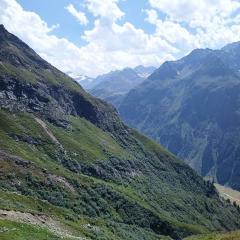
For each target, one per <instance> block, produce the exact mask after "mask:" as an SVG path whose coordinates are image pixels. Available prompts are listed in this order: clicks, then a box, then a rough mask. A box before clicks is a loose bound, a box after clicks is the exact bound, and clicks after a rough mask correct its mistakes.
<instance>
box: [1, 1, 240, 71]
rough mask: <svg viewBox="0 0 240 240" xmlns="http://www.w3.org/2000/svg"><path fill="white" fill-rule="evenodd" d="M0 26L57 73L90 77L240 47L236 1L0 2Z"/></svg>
mask: <svg viewBox="0 0 240 240" xmlns="http://www.w3.org/2000/svg"><path fill="white" fill-rule="evenodd" d="M170 3H171V4H170ZM0 23H3V24H4V25H5V27H6V28H7V29H8V30H9V31H10V32H12V33H14V34H15V35H17V36H18V37H20V38H21V39H22V40H23V41H25V42H26V43H27V44H29V45H30V46H31V47H32V48H33V49H34V50H35V51H36V52H37V53H38V54H40V55H41V56H42V57H43V58H45V59H46V60H48V61H49V62H51V63H52V64H53V65H55V66H56V67H58V68H60V69H61V70H63V71H65V72H71V73H72V75H88V76H96V75H99V74H102V73H106V72H108V71H111V70H115V69H121V68H124V67H135V66H137V65H140V64H141V65H145V66H156V67H158V66H160V64H162V63H163V62H164V61H166V60H175V59H178V58H180V57H182V56H184V55H186V54H188V53H189V52H190V51H192V50H193V49H195V48H206V47H208V48H221V47H222V46H224V45H225V44H227V43H230V42H234V41H239V40H240V2H239V1H238V0H201V1H196V0H171V2H169V0H34V1H33V0H0Z"/></svg>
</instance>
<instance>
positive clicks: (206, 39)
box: [146, 0, 240, 56]
mask: <svg viewBox="0 0 240 240" xmlns="http://www.w3.org/2000/svg"><path fill="white" fill-rule="evenodd" d="M148 1H149V3H150V5H151V6H152V8H153V9H152V10H147V11H146V12H147V18H146V20H147V21H148V22H149V23H151V24H154V25H155V26H156V33H155V34H157V35H159V36H161V37H162V38H164V39H166V40H167V41H168V42H169V43H171V44H173V45H174V46H175V47H176V48H178V49H179V50H180V51H181V54H180V55H183V54H186V53H187V52H188V51H190V50H192V49H193V48H199V47H201V48H204V47H209V48H219V47H222V46H223V45H225V44H227V43H229V42H234V41H238V40H239V39H240V31H239V30H240V28H239V25H240V17H239V14H238V13H239V10H240V2H239V1H236V0H201V1H196V0H172V1H171V4H169V1H168V0H148ZM156 10H158V11H160V12H162V13H164V14H166V18H165V20H161V19H159V18H158V19H156V16H157V13H155V12H156ZM154 11H155V12H154ZM235 15H236V16H235ZM180 55H179V56H180Z"/></svg>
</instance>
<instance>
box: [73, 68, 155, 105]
mask: <svg viewBox="0 0 240 240" xmlns="http://www.w3.org/2000/svg"><path fill="white" fill-rule="evenodd" d="M155 69H156V68H154V67H144V66H141V65H140V66H137V67H135V68H124V69H122V70H116V71H111V72H109V73H107V74H103V75H100V76H98V77H96V78H94V79H91V78H88V77H84V78H83V77H81V79H80V78H79V77H78V78H76V77H74V79H75V80H76V81H77V82H78V83H79V84H80V85H81V86H82V87H83V88H84V89H85V90H87V91H88V92H89V93H91V94H92V95H94V96H96V97H98V98H101V99H103V100H106V101H108V102H110V103H111V104H113V105H114V106H115V107H117V106H119V105H120V103H121V100H122V99H123V97H124V96H125V94H127V93H128V92H129V91H130V90H131V89H133V88H134V87H136V86H137V85H139V84H140V83H141V82H143V81H144V80H145V79H146V78H147V77H148V76H149V75H151V73H153V71H154V70H155Z"/></svg>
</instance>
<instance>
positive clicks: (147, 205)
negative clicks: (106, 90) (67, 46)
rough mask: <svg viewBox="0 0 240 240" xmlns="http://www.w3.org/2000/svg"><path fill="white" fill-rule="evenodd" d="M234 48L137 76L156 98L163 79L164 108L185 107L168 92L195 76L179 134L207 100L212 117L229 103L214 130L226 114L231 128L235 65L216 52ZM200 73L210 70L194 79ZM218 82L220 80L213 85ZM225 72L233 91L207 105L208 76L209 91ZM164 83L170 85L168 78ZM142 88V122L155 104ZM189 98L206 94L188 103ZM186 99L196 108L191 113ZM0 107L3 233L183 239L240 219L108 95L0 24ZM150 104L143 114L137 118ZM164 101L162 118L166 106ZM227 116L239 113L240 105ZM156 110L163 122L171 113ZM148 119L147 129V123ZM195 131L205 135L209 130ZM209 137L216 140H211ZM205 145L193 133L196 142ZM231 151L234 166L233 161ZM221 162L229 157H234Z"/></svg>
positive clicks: (17, 238) (6, 237) (6, 238)
mask: <svg viewBox="0 0 240 240" xmlns="http://www.w3.org/2000/svg"><path fill="white" fill-rule="evenodd" d="M233 47H235V46H229V47H227V48H226V50H225V51H220V52H218V51H217V52H215V51H214V52H213V51H210V50H206V51H195V52H193V53H192V54H191V55H190V56H189V57H187V58H185V59H183V60H181V61H179V62H177V63H166V64H164V65H163V66H162V67H161V68H160V69H159V70H157V71H156V72H155V73H154V74H153V75H152V76H151V77H150V78H149V79H148V80H147V81H146V82H144V83H143V84H144V85H145V89H146V90H149V91H150V87H151V86H152V85H154V86H156V87H155V91H156V94H153V93H152V94H151V100H154V101H159V95H161V94H159V92H158V90H159V89H160V90H161V89H163V90H162V93H163V96H164V94H167V95H166V96H165V97H162V98H160V99H162V100H161V101H160V103H161V104H162V105H158V109H160V110H161V111H163V110H164V109H165V111H169V114H170V113H172V114H174V112H176V109H179V108H180V106H179V105H177V104H176V100H174V99H175V98H173V97H172V95H171V94H173V92H175V93H176V94H177V99H181V97H182V96H183V92H182V91H178V88H177V86H178V82H179V84H185V81H184V79H183V77H184V76H185V78H186V79H187V80H188V81H187V82H186V86H187V83H188V82H189V84H190V86H191V89H192V90H194V89H195V88H194V86H195V85H196V84H197V85H198V86H199V87H198V90H196V89H195V90H196V92H195V93H194V91H193V92H192V95H190V96H189V97H188V98H190V99H189V101H188V103H189V104H190V105H183V107H182V109H184V108H187V109H188V110H189V111H190V113H191V115H186V116H189V118H187V117H186V119H187V120H188V123H189V124H186V123H185V124H184V123H182V124H180V125H179V126H180V127H181V128H182V127H183V126H185V128H184V129H185V131H184V134H190V133H191V129H192V128H191V126H192V125H196V126H198V122H197V120H202V119H204V117H205V111H207V110H208V111H209V112H210V113H211V114H210V116H211V118H210V120H211V119H217V117H218V114H221V111H222V109H225V108H226V113H225V115H224V116H225V117H223V120H222V121H220V122H219V125H217V124H216V125H214V126H215V127H214V128H213V129H214V130H216V131H217V132H218V134H219V135H220V134H221V133H222V132H221V131H220V130H219V129H220V127H221V128H223V127H224V129H226V130H228V129H229V128H228V127H227V126H228V124H229V123H230V122H231V124H232V127H235V126H236V125H237V120H236V119H235V118H233V117H231V115H230V113H232V111H233V108H234V107H235V106H236V105H237V101H235V102H236V105H230V100H231V99H233V98H234V99H235V100H236V98H237V96H238V95H237V94H238V92H239V91H238V88H237V86H238V77H237V71H236V74H233V71H232V69H230V68H229V67H228V66H225V65H224V64H223V63H222V61H220V60H219V56H221V58H223V59H226V61H227V59H228V56H230V55H229V54H228V53H230V52H233V50H232V48H233ZM234 51H235V50H234ZM225 53H226V54H225ZM219 54H220V55H219ZM200 56H202V57H201V58H200V59H202V64H201V65H199V64H198V62H199V57H200ZM235 57H237V56H235ZM190 60H191V61H190ZM220 63H221V64H222V65H221V68H220V67H219V65H218V64H220ZM196 65H197V66H198V68H197V67H196ZM223 66H224V67H223ZM233 67H234V68H235V69H237V66H235V65H234V66H233ZM196 68H197V69H198V70H197V71H195V70H194V69H196ZM213 70H214V71H213ZM219 71H221V75H220V73H219ZM190 72H191V74H190ZM215 72H216V73H215ZM189 74H190V75H189ZM203 74H205V75H204V76H206V78H203V77H197V76H203ZM180 76H182V78H181V79H183V80H182V81H180V80H179V79H180ZM188 76H189V77H188ZM190 76H192V77H191V78H190ZM193 76H195V77H196V78H195V77H193ZM207 76H208V77H207ZM225 76H228V78H226V77H225ZM217 80H218V81H219V82H220V83H221V85H218V87H215V83H216V81H217ZM159 81H162V83H163V84H162V85H160V84H159ZM226 81H228V82H231V83H232V84H233V85H234V86H235V88H233V89H235V90H234V91H233V92H231V93H230V92H229V94H228V95H227V96H226V98H224V99H225V101H222V95H218V94H216V99H214V102H215V101H217V102H219V105H217V106H219V111H218V112H213V111H212V110H213V109H212V105H211V104H210V103H208V99H210V97H205V96H206V95H205V93H204V92H205V90H206V89H207V88H208V86H212V87H211V88H210V89H211V92H215V93H217V91H220V92H222V91H225V89H227V90H226V91H228V90H230V89H228V88H226ZM150 83H151V84H150ZM173 84H176V87H173V86H174V85H173ZM168 85H170V86H171V87H169V88H167V86H168ZM141 86H142V85H141ZM141 86H140V87H139V88H138V89H141ZM161 86H162V87H161ZM166 89H169V90H168V91H167V92H166ZM187 89H188V88H187ZM191 89H189V91H190V90H191ZM184 91H185V88H184ZM209 91H210V90H209ZM138 94H139V91H138V90H134V91H133V92H130V94H129V95H128V96H127V98H128V99H129V101H130V106H133V102H132V101H131V99H133V98H132V97H131V96H134V97H138V96H140V95H138ZM148 96H149V95H147V94H146V95H145V98H143V99H141V101H140V100H139V103H140V104H141V108H142V111H140V110H139V108H136V109H137V111H138V112H137V113H136V114H137V115H139V116H138V117H139V119H140V118H141V120H143V119H144V120H145V121H144V122H145V123H146V122H147V119H150V118H149V116H151V113H153V111H152V105H151V104H150V102H149V103H148V104H147V105H145V104H144V103H145V102H146V101H150V100H148V99H150V98H149V97H148ZM191 96H192V97H195V96H204V98H203V97H202V98H201V97H200V98H197V99H199V101H194V99H191ZM210 96H211V95H210ZM214 96H215V95H214ZM183 99H185V98H183ZM200 99H201V100H200ZM228 100H229V101H228ZM164 103H165V104H164ZM174 103H175V104H174ZM180 103H182V101H180ZM191 104H192V105H194V106H195V105H196V107H198V108H200V109H201V110H202V111H200V113H199V114H200V115H199V116H198V117H197V116H195V115H194V116H195V118H193V119H192V118H190V116H192V114H194V111H193V110H192V109H194V108H193V106H192V105H191ZM124 106H125V107H126V105H124V104H123V105H122V106H121V108H120V109H121V112H122V115H123V116H125V119H128V120H129V122H131V123H136V122H138V121H137V120H136V122H135V121H130V119H131V116H132V115H131V114H129V113H128V114H125V111H124V110H123V109H124ZM145 106H147V107H146V108H145ZM160 106H161V108H160ZM220 106H221V107H220ZM0 108H1V109H0V238H1V239H2V240H10V239H11V240H12V239H14V240H23V239H24V240H26V239H35V240H44V239H48V240H52V239H65V240H66V239H98V240H100V239H101V240H103V239H104V240H105V239H106V240H108V239H109V240H110V239H114V240H120V239H124V240H125V239H134V240H157V239H158V240H160V239H162V240H164V239H165V240H170V239H176V240H180V239H183V238H185V237H190V236H192V235H195V234H206V233H211V232H215V231H231V230H236V229H239V228H240V210H239V207H237V206H236V205H233V204H231V203H230V202H229V201H225V200H224V199H223V198H221V197H220V196H219V194H218V192H217V191H216V189H215V187H214V185H213V183H212V182H210V181H205V180H203V178H202V177H200V176H199V175H198V174H197V173H196V172H195V171H194V170H192V169H191V168H190V167H189V166H188V165H187V164H186V163H184V162H183V161H181V160H179V159H178V158H177V157H175V156H174V155H173V154H171V153H170V152H168V151H167V150H165V149H164V148H163V147H161V146H160V145H158V144H156V143H155V142H153V141H152V140H149V139H148V138H147V137H145V136H143V135H142V134H140V133H139V132H137V131H136V130H133V129H132V128H129V127H128V126H126V125H125V124H124V123H123V122H122V121H121V120H120V118H119V116H118V114H117V112H116V110H115V109H114V108H113V107H112V106H111V105H109V104H108V103H106V102H104V101H102V100H99V99H97V98H95V97H92V96H91V95H90V94H88V93H86V92H85V91H84V90H83V89H82V87H81V86H79V85H78V84H77V83H76V82H75V81H74V80H73V79H71V78H70V77H68V76H67V75H65V74H64V73H62V72H60V71H59V70H58V69H56V68H55V67H53V66H52V65H50V64H49V63H47V62H46V61H45V60H43V59H42V58H41V57H39V56H38V55H37V54H36V53H35V52H34V51H33V50H32V49H31V48H30V47H28V46H27V45H26V44H25V43H24V42H22V41H21V40H20V39H18V38H17V37H16V36H14V35H12V34H11V33H9V32H8V31H7V30H6V29H5V28H4V26H3V25H1V26H0ZM131 109H132V111H134V110H133V109H134V108H133V107H132V108H131ZM145 109H148V112H147V113H148V115H147V118H146V117H143V114H146V112H145ZM161 111H158V112H157V113H158V114H156V116H157V117H158V116H162V115H161ZM183 113H184V111H183ZM179 114H180V113H179V112H178V114H176V115H174V116H176V117H174V118H172V119H171V121H170V120H169V122H168V124H169V126H168V129H169V131H174V128H173V126H175V125H174V124H175V123H174V121H177V119H178V118H177V117H178V116H179ZM234 114H235V115H234V116H238V112H234ZM167 116H168V115H167ZM180 116H181V114H180ZM163 119H164V120H165V121H164V123H165V124H167V118H163ZM169 119H170V118H169ZM210 120H209V121H201V123H202V124H203V125H201V124H200V126H202V127H205V126H208V127H210V126H213V125H211V124H212V123H211V122H210ZM154 121H158V120H157V118H153V117H152V123H150V122H149V121H148V123H149V127H151V126H154V125H153V123H154ZM204 123H205V124H204ZM139 124H140V123H139ZM139 124H136V125H138V126H140V125H139ZM132 125H133V124H132ZM144 126H147V125H146V124H145V125H144ZM139 128H140V127H139ZM141 129H143V127H141ZM148 129H150V128H146V131H145V132H147V133H150V132H148V131H149V130H148ZM171 129H173V130H171ZM201 129H202V130H201V136H203V135H204V129H205V128H201ZM177 130H178V129H176V130H175V131H177ZM189 132H190V133H189ZM234 132H235V133H236V128H235V130H233V129H232V131H230V132H228V133H226V135H225V137H223V139H222V141H225V142H227V140H228V139H229V138H228V136H229V134H233V133H234ZM165 133H166V131H165ZM199 134H200V130H199ZM149 135H150V134H149ZM217 136H218V135H217ZM231 136H232V135H231ZM209 137H210V135H209ZM161 139H163V138H161ZM164 139H166V138H164ZM201 139H202V138H200V140H201ZM233 139H234V141H232V143H229V144H230V145H229V146H227V147H228V148H226V149H225V148H223V149H222V151H223V152H225V154H227V153H232V154H235V148H234V146H236V145H235V144H237V140H238V139H237V138H233ZM189 141H190V140H189ZM175 142H176V143H177V142H178V141H177V140H176V141H175ZM163 143H166V142H165V141H163ZM215 143H216V144H217V143H218V142H217V140H216V139H215V141H213V142H212V144H215ZM201 144H202V142H201V141H200V142H199V144H198V146H199V147H201V146H202V145H201ZM165 145H167V144H165ZM169 146H170V145H169ZM214 149H216V148H214ZM227 149H228V151H227ZM173 150H174V149H173ZM236 151H237V150H236ZM175 152H176V151H175ZM209 153H211V151H210V150H209ZM216 156H217V155H216ZM229 156H232V155H231V154H230V155H229ZM235 156H236V155H235ZM188 159H189V158H188ZM193 159H195V158H193ZM232 159H234V163H233V164H234V165H236V166H237V159H236V158H232ZM226 161H230V162H231V159H230V157H229V158H227V159H226ZM232 161H233V160H232ZM231 166H232V165H231ZM204 169H208V168H204ZM225 171H228V168H227V167H225ZM206 172H207V170H206ZM226 176H227V175H226ZM234 234H235V233H234ZM235 236H239V234H238V233H236V234H235ZM210 237H211V236H210ZM194 238H195V237H194ZM190 239H191V238H190ZM196 239H200V238H199V237H197V238H196ZM236 239H237V238H236Z"/></svg>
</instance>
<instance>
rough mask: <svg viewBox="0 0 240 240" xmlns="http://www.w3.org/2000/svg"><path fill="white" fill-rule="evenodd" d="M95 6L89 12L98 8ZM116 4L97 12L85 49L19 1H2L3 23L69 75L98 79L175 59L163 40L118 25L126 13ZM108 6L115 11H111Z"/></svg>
mask: <svg viewBox="0 0 240 240" xmlns="http://www.w3.org/2000/svg"><path fill="white" fill-rule="evenodd" d="M87 1H88V3H89V4H90V0H87ZM93 2H94V4H97V2H98V4H99V3H100V1H96V0H94V1H91V4H93ZM102 3H103V2H102ZM104 3H105V2H104ZM91 4H90V5H89V6H88V7H89V9H91V8H92V7H93V6H94V5H91ZM116 4H117V1H106V6H105V7H102V8H101V9H98V10H97V11H98V13H97V12H95V15H96V16H99V17H98V19H97V20H96V21H95V24H94V27H93V29H91V30H89V31H86V32H85V33H84V35H83V36H82V37H83V38H84V39H85V40H86V41H87V44H86V45H85V46H82V47H77V46H76V45H74V44H73V43H71V42H70V41H69V40H67V39H65V38H58V37H56V36H55V35H54V34H53V32H52V30H53V29H54V27H55V26H53V27H49V26H48V25H47V24H46V22H44V21H43V20H42V19H41V18H40V17H39V16H38V15H37V14H36V13H34V12H29V11H25V10H24V9H23V8H22V7H21V6H20V5H19V4H18V3H17V2H16V1H15V0H0V23H3V24H4V25H5V26H6V28H7V29H8V30H9V31H10V32H12V33H14V34H15V35H17V36H18V37H20V38H21V39H22V40H23V41H25V42H26V43H27V44H29V45H30V46H31V47H32V48H33V49H34V50H35V51H37V52H38V53H39V54H40V55H41V56H42V57H43V58H45V59H46V60H48V61H49V62H50V63H52V64H53V65H55V66H56V67H58V68H60V69H61V70H63V71H65V72H73V73H75V74H84V75H89V76H96V75H98V74H102V73H105V72H108V71H110V70H114V69H119V68H124V67H127V66H130V67H134V66H137V65H139V64H144V65H155V66H158V65H160V64H161V63H162V62H163V61H165V60H170V59H173V58H174V57H173V54H174V53H175V52H176V51H177V50H176V49H175V48H174V47H173V46H171V45H170V44H168V43H167V42H166V41H165V40H162V39H161V38H160V37H158V36H153V35H148V34H146V33H144V31H143V30H141V29H137V28H135V27H134V26H133V25H132V24H131V23H128V22H126V23H124V24H123V25H119V24H117V23H116V20H117V19H118V18H120V17H121V16H123V14H124V13H122V11H121V10H120V9H119V8H118V7H117V5H116ZM103 5H104V4H103ZM107 6H108V7H109V8H110V10H111V8H112V11H107ZM91 11H93V9H92V10H91ZM113 12H115V13H114V14H113ZM29 23H31V24H29Z"/></svg>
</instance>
